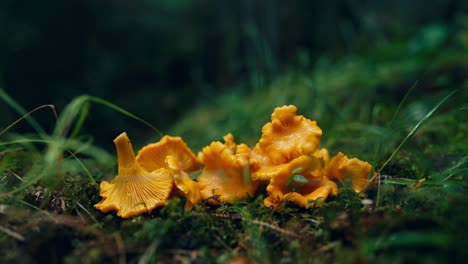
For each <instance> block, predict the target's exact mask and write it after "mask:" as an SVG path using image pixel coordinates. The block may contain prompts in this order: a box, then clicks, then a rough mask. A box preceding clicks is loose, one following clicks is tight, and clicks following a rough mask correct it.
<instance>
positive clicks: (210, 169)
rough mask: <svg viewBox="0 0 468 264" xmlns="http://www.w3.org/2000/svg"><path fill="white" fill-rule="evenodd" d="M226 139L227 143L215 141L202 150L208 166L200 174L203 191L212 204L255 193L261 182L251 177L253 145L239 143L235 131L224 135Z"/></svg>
mask: <svg viewBox="0 0 468 264" xmlns="http://www.w3.org/2000/svg"><path fill="white" fill-rule="evenodd" d="M224 141H225V144H222V143H221V142H219V141H216V142H212V143H211V144H210V145H209V146H207V147H205V148H203V150H202V152H200V153H199V154H198V157H199V159H200V161H201V163H202V164H203V165H204V166H205V167H204V169H203V171H202V174H201V175H200V176H199V177H198V178H197V182H198V185H199V186H200V194H201V197H202V199H203V200H208V202H209V203H211V204H217V203H218V201H220V202H227V203H233V202H234V201H236V200H240V199H244V198H246V197H247V195H249V196H253V195H254V193H255V191H256V189H257V185H258V184H257V182H256V181H253V180H251V178H250V168H249V155H250V152H251V150H250V149H249V147H247V145H245V144H240V145H237V144H236V143H235V142H234V137H233V136H232V134H227V135H226V136H224ZM212 198H215V199H212Z"/></svg>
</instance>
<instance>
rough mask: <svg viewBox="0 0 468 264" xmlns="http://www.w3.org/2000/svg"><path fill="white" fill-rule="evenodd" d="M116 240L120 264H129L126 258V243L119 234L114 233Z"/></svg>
mask: <svg viewBox="0 0 468 264" xmlns="http://www.w3.org/2000/svg"><path fill="white" fill-rule="evenodd" d="M114 239H115V244H116V245H117V250H118V253H119V264H125V263H127V258H126V257H125V243H124V241H123V239H122V237H121V236H120V234H119V233H114Z"/></svg>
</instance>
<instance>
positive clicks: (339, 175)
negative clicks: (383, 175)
mask: <svg viewBox="0 0 468 264" xmlns="http://www.w3.org/2000/svg"><path fill="white" fill-rule="evenodd" d="M371 169H372V165H370V164H369V163H368V162H365V161H362V160H359V159H357V158H352V159H349V158H348V157H347V156H346V155H344V154H343V153H341V152H339V153H338V154H337V155H336V156H335V157H333V158H332V159H331V160H330V163H329V164H328V166H327V168H326V175H327V177H328V178H329V179H330V180H339V181H342V182H343V181H345V180H347V179H349V180H351V184H352V187H353V189H354V191H356V192H361V191H363V190H364V187H365V186H366V185H367V184H368V176H369V173H370V172H371ZM373 173H375V172H373Z"/></svg>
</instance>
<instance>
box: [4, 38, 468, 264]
mask: <svg viewBox="0 0 468 264" xmlns="http://www.w3.org/2000/svg"><path fill="white" fill-rule="evenodd" d="M420 38H421V36H416V37H415V38H414V39H412V40H410V41H407V42H402V43H390V44H388V45H384V46H383V47H382V46H381V47H380V49H378V50H375V51H373V52H371V53H370V54H369V53H365V54H362V55H361V56H350V57H346V58H343V59H340V60H332V59H325V58H324V59H323V60H321V61H320V62H319V63H318V65H317V66H316V67H315V68H314V70H313V71H305V70H301V71H291V72H289V73H286V74H284V75H283V76H281V77H278V78H276V79H275V80H272V81H264V82H263V81H262V80H259V79H258V78H257V77H253V78H252V80H251V81H250V82H246V83H244V84H243V86H245V87H247V88H245V89H241V88H240V89H237V90H234V91H233V92H231V93H229V94H224V95H220V96H215V97H213V98H208V99H206V100H204V101H203V103H202V104H200V105H199V106H198V107H197V108H196V109H195V110H194V111H193V112H191V113H190V114H189V115H187V117H186V118H185V119H183V120H180V122H178V123H177V124H176V125H175V126H174V127H173V128H172V129H171V130H170V131H169V133H170V134H172V135H180V136H182V137H183V138H184V139H185V140H186V141H187V142H188V145H189V146H190V147H191V148H192V149H194V150H195V151H198V150H200V149H201V147H203V146H205V145H207V144H208V143H209V142H211V141H213V140H220V139H221V138H222V136H223V135H224V134H227V133H229V132H231V133H233V134H234V136H235V137H236V141H237V142H246V143H248V144H249V145H253V144H255V142H256V141H257V140H258V138H259V137H260V134H261V126H262V124H264V123H266V122H268V120H269V117H270V113H271V111H272V110H273V108H274V107H276V106H280V105H282V104H295V105H296V106H298V109H299V114H302V115H305V116H306V117H308V118H311V119H315V120H317V121H318V123H319V125H320V127H321V128H322V129H323V131H324V135H323V137H322V146H324V147H327V148H328V149H329V150H330V151H331V153H332V155H333V154H336V153H337V152H338V151H342V152H344V153H346V154H348V155H350V156H352V157H359V158H361V159H363V160H368V161H369V162H371V163H372V164H373V165H374V166H375V168H376V169H379V168H381V167H382V166H383V165H384V164H385V161H386V160H387V159H388V158H389V157H390V156H391V154H392V153H393V152H395V150H396V149H397V146H398V144H399V143H401V142H402V140H403V138H404V137H405V136H406V135H408V134H409V133H410V131H411V129H412V128H413V127H414V126H415V125H416V124H417V123H418V121H419V120H421V119H422V118H424V116H425V115H426V114H427V113H428V112H429V111H430V110H431V108H433V107H434V106H435V105H436V104H437V102H438V101H440V100H441V99H442V98H443V97H444V96H446V95H447V94H449V93H450V92H452V91H453V90H457V92H456V93H455V95H454V96H452V97H451V98H449V99H448V101H447V102H446V103H444V104H443V105H442V106H441V107H440V108H439V109H438V110H437V111H436V112H435V113H434V114H432V115H431V116H430V119H429V120H428V121H427V122H426V123H425V124H424V125H423V126H422V127H421V128H420V129H419V130H418V131H417V132H416V133H415V134H414V135H413V136H412V137H411V139H410V140H409V141H407V142H406V144H405V145H404V146H403V147H402V148H401V149H400V150H399V151H398V152H396V155H394V156H393V158H392V159H391V160H390V162H389V163H388V164H387V165H385V167H384V168H383V169H382V170H381V171H380V173H381V174H380V175H381V177H380V178H379V180H378V183H380V184H379V185H378V186H376V187H374V188H373V189H370V190H369V191H368V192H367V193H366V194H357V193H355V192H354V191H352V190H351V189H349V188H347V187H346V186H341V189H340V193H339V195H338V196H337V197H331V198H330V199H328V200H327V201H326V202H325V203H323V204H321V205H320V206H319V207H317V208H313V209H304V208H298V207H296V206H294V205H291V204H285V205H283V206H282V207H281V208H279V209H278V210H273V209H271V208H266V207H264V206H263V203H262V201H263V198H264V197H265V195H266V194H265V193H264V191H260V192H259V193H258V195H257V196H256V197H253V198H251V199H248V200H246V201H242V202H237V203H235V204H233V205H228V204H221V205H219V206H210V205H208V204H204V203H202V204H199V205H197V206H195V208H194V209H193V210H192V211H185V210H184V209H183V208H184V200H183V199H181V198H174V199H171V200H170V201H169V202H168V204H167V205H166V206H164V207H162V208H158V209H156V210H154V211H153V212H152V213H151V214H144V215H141V216H136V217H132V218H130V219H121V218H118V217H117V216H115V214H114V213H107V214H103V213H101V212H99V211H97V210H95V209H94V208H93V205H94V204H96V203H97V202H98V201H99V200H100V197H99V187H98V185H97V183H99V182H100V181H101V180H102V179H110V178H112V177H113V176H114V174H115V167H113V165H110V166H109V163H105V162H103V160H105V159H104V158H102V159H100V158H97V157H94V158H93V157H91V158H90V157H89V156H86V155H83V156H82V157H79V158H80V159H79V160H80V161H81V162H82V163H83V165H84V166H85V167H86V168H87V169H88V171H83V170H82V166H77V164H76V163H77V161H76V160H75V159H74V158H73V157H74V155H70V153H67V152H66V153H65V159H63V160H62V159H59V158H60V157H57V156H53V157H55V158H57V160H55V161H53V162H52V164H59V163H60V164H61V165H60V171H57V170H53V171H52V172H51V171H50V170H46V168H48V167H47V166H48V164H50V162H51V161H47V160H44V161H43V162H37V161H41V160H42V157H43V156H47V153H48V152H50V151H53V150H51V149H50V148H45V149H37V148H36V147H35V146H31V145H30V144H28V145H21V144H19V145H18V144H8V145H1V146H0V169H1V172H2V174H1V175H0V184H1V185H0V186H1V191H2V194H1V196H0V262H2V263H28V262H29V263H34V262H40V263H43V262H48V263H62V262H66V263H108V262H112V263H126V262H129V263H137V262H138V263H154V262H160V263H167V262H169V263H190V262H194V263H227V262H229V261H233V260H237V261H239V262H238V263H247V262H246V261H247V260H251V261H252V262H254V263H328V262H333V263H358V262H378V263H442V262H450V263H456V262H458V263H461V262H463V260H465V259H466V257H468V254H467V251H466V250H465V248H464V243H463V241H464V239H465V238H466V237H467V235H468V232H467V230H468V229H467V228H466V225H467V224H468V214H467V213H466V208H467V206H468V199H467V198H466V191H467V183H466V173H467V168H468V156H467V155H468V140H467V138H468V137H467V135H468V126H467V121H468V119H467V118H466V116H467V111H468V109H467V102H468V100H467V99H468V81H467V76H468V68H467V66H468V65H467V62H468V53H467V52H466V47H467V46H468V43H467V42H466V32H464V31H461V32H460V33H459V34H458V35H456V36H455V37H453V38H449V37H446V39H444V40H443V41H440V43H439V42H436V43H432V42H431V43H430V45H429V44H427V45H426V46H425V45H423V44H425V43H426V42H424V41H421V40H420ZM415 43H416V44H418V43H419V46H418V45H416V44H415ZM447 43H449V44H447ZM405 45H413V46H414V45H416V46H417V47H418V49H416V51H415V50H414V49H413V51H412V52H405V51H406V50H408V49H407V48H405ZM417 80H418V81H419V83H418V84H417V85H416V87H415V88H414V89H413V90H412V92H411V93H409V94H408V97H407V98H406V99H403V98H404V96H405V94H407V91H408V90H409V88H410V87H411V86H412V85H413V84H414V83H415V82H416V81H417ZM259 83H260V84H261V85H258V84H259ZM400 104H401V106H399V105H400ZM11 133H13V131H12V132H11ZM59 134H60V133H59ZM2 137H4V139H2V141H5V142H10V141H12V140H13V139H12V138H14V134H8V135H6V136H5V135H3V136H2ZM109 140H112V137H111V138H109ZM62 158H63V157H62ZM47 162H49V163H47ZM55 162H57V163H55ZM112 164H115V160H114V163H112ZM57 167H58V166H57ZM54 168H55V167H54ZM44 171H45V172H46V173H47V174H45V173H44ZM35 175H40V176H41V177H39V178H37V177H35ZM89 175H92V177H90V176H89ZM52 183H53V184H52ZM344 185H346V184H344ZM240 261H244V262H240ZM232 263H235V262H234V261H233V262H232Z"/></svg>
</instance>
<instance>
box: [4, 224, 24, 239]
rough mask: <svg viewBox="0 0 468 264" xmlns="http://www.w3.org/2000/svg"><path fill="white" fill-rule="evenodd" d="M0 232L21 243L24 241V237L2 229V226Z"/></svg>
mask: <svg viewBox="0 0 468 264" xmlns="http://www.w3.org/2000/svg"><path fill="white" fill-rule="evenodd" d="M0 231H2V232H3V233H5V234H7V235H9V236H11V237H12V238H14V239H16V240H18V241H21V242H23V241H24V240H25V239H24V236H22V235H21V234H19V233H16V232H14V231H12V230H10V229H8V228H6V227H3V226H0Z"/></svg>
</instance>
